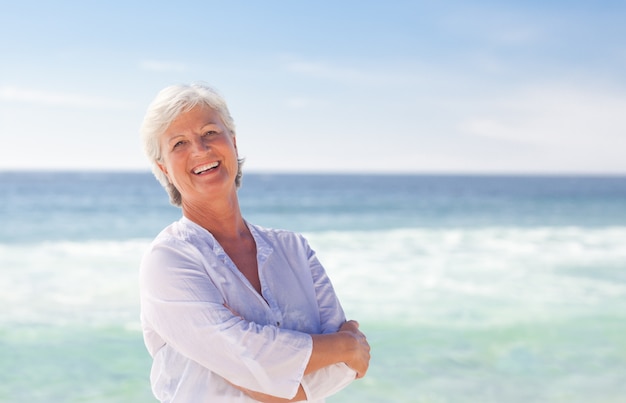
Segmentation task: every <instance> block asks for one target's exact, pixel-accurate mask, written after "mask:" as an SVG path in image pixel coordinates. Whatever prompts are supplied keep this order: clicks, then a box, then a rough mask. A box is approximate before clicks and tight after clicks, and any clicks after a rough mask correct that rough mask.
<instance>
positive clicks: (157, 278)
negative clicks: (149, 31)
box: [140, 85, 370, 403]
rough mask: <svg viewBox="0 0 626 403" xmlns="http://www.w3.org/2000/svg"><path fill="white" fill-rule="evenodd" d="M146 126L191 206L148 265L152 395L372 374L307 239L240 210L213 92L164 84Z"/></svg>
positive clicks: (291, 388)
mask: <svg viewBox="0 0 626 403" xmlns="http://www.w3.org/2000/svg"><path fill="white" fill-rule="evenodd" d="M141 132H142V137H143V141H144V147H145V151H146V154H147V156H148V158H149V159H150V161H151V162H152V164H153V172H154V174H155V176H156V177H157V179H158V180H159V181H160V182H161V184H162V185H163V186H164V187H165V189H166V190H167V192H168V193H169V196H170V201H171V202H172V204H174V205H176V206H179V207H181V209H182V218H181V219H180V220H178V221H176V222H174V223H172V224H171V225H169V226H168V227H167V228H165V229H164V230H163V231H162V232H161V233H160V234H159V235H158V236H157V237H156V239H155V240H154V241H153V242H152V244H151V245H150V247H149V249H148V250H147V251H146V254H145V255H144V257H143V259H142V262H141V270H140V291H141V321H142V326H143V333H144V340H145V343H146V346H147V348H148V351H149V353H150V355H151V356H152V357H153V365H152V371H151V376H150V380H151V383H152V390H153V392H154V394H155V396H156V397H157V398H158V399H159V400H160V401H162V402H185V403H199V402H252V401H262V402H287V401H304V400H306V401H313V402H323V401H324V398H325V397H327V396H329V395H331V394H333V393H335V392H337V391H338V390H340V389H342V388H344V387H345V386H346V385H348V384H349V383H350V382H351V381H352V380H354V379H355V378H360V377H362V376H364V375H365V373H366V371H367V368H368V365H369V359H370V355H369V351H370V348H369V345H368V343H367V340H366V338H365V336H364V335H363V333H361V332H360V331H359V329H358V323H357V322H355V321H346V319H345V316H344V313H343V310H342V308H341V305H340V304H339V301H338V299H337V296H336V295H335V292H334V290H333V287H332V285H331V282H330V280H329V278H328V276H327V275H326V273H325V271H324V268H323V267H322V266H321V264H320V263H319V261H318V259H317V258H316V256H315V253H314V252H313V251H312V250H311V248H310V247H309V245H308V243H307V241H306V240H305V239H304V238H303V237H302V236H300V235H298V234H295V233H292V232H288V231H284V230H275V229H266V228H262V227H260V226H257V225H253V224H251V223H249V222H247V221H246V220H245V219H244V218H243V216H242V214H241V211H240V208H239V201H238V198H237V188H238V187H239V185H240V181H241V165H242V160H240V159H239V157H238V153H237V139H236V136H235V126H234V123H233V119H232V118H231V116H230V113H229V111H228V108H227V106H226V103H225V101H224V100H223V99H222V98H221V97H220V96H219V95H218V94H217V93H216V91H214V90H213V89H211V88H210V87H207V86H204V85H191V86H172V87H168V88H165V89H164V90H162V91H161V92H160V93H159V94H158V95H157V97H156V99H155V100H154V101H153V102H152V104H151V105H150V107H149V108H148V111H147V113H146V116H145V119H144V122H143V125H142V128H141Z"/></svg>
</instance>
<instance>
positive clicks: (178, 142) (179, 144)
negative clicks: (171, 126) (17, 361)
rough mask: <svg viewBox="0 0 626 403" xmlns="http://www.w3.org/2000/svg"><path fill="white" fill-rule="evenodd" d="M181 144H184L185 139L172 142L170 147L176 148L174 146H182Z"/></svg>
mask: <svg viewBox="0 0 626 403" xmlns="http://www.w3.org/2000/svg"><path fill="white" fill-rule="evenodd" d="M183 144H185V141H184V140H180V141H177V142H176V143H174V145H173V146H172V149H176V148H178V147H180V146H182V145H183Z"/></svg>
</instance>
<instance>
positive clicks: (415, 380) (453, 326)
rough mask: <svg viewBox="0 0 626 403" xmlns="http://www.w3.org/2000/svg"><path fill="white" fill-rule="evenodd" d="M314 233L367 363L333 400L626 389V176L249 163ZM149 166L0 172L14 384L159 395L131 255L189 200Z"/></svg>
mask: <svg viewBox="0 0 626 403" xmlns="http://www.w3.org/2000/svg"><path fill="white" fill-rule="evenodd" d="M240 197H241V200H242V208H243V210H244V214H245V215H246V217H247V218H248V219H249V220H250V221H252V222H255V223H258V224H261V225H266V226H272V227H283V228H289V229H293V230H297V231H300V232H303V233H305V235H306V236H307V238H308V239H309V241H310V243H311V244H312V246H313V247H314V249H316V251H317V252H318V255H319V257H320V259H321V261H322V262H323V263H324V265H325V266H326V269H327V271H328V272H329V274H330V276H331V278H332V279H333V282H334V284H335V288H336V289H337V292H338V294H339V296H340V298H341V300H342V302H343V304H344V308H345V310H346V312H347V314H348V316H349V317H351V318H354V319H357V320H359V321H360V322H361V326H362V328H363V330H364V331H365V332H366V334H367V335H368V337H369V339H370V342H371V345H372V347H373V351H372V362H371V367H370V371H369V373H368V376H367V377H366V378H364V379H362V380H360V381H358V382H355V383H354V384H353V385H351V386H350V387H349V388H348V389H346V390H345V391H343V392H341V393H340V394H339V395H337V396H335V397H334V398H332V399H329V400H330V401H331V402H389V401H394V402H529V401H532V402H621V401H624V400H623V399H624V396H626V384H625V383H624V379H626V338H625V337H623V335H624V334H626V178H623V177H604V178H603V177H504V176H502V177H498V176H494V177H484V176H483V177H480V176H477V177H463V176H456V177H455V176H364V175H352V176H350V175H347V176H325V175H258V174H257V175H253V174H249V175H246V176H245V177H244V184H243V187H242V189H241V191H240ZM179 214H180V213H179V211H178V210H177V209H176V208H174V207H171V206H169V205H168V203H167V196H166V195H165V193H164V192H163V190H162V189H161V188H160V186H159V185H158V184H157V183H156V182H155V180H154V179H153V178H152V177H151V175H149V174H131V173H127V174H124V173H46V174H34V173H0V222H2V223H3V225H2V226H1V227H0V307H2V308H1V310H0V401H3V402H4V401H6V402H22V401H29V402H65V401H67V402H151V401H154V400H153V398H152V396H151V393H150V389H149V382H148V373H149V367H150V359H149V357H148V354H147V353H146V351H145V349H144V347H143V342H142V340H141V333H140V330H139V323H138V293H137V267H138V263H139V259H140V257H141V254H142V252H143V250H144V248H145V247H146V245H147V243H148V242H149V241H150V239H151V238H152V237H153V236H154V235H155V234H156V233H157V232H158V231H159V230H160V229H161V228H162V227H164V226H165V225H167V224H168V223H169V222H171V221H173V220H175V219H177V218H178V216H179Z"/></svg>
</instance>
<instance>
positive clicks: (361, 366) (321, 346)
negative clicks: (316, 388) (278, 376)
mask: <svg viewBox="0 0 626 403" xmlns="http://www.w3.org/2000/svg"><path fill="white" fill-rule="evenodd" d="M311 337H312V339H313V352H312V354H311V358H310V359H309V362H308V364H307V366H306V369H305V370H304V374H305V375H306V374H310V373H312V372H315V371H317V370H318V369H321V368H324V367H327V366H329V365H332V364H337V363H340V362H343V363H345V364H346V365H347V366H348V367H350V368H352V369H353V370H354V371H355V372H356V373H357V378H362V377H364V376H365V373H366V372H367V369H368V367H369V361H370V345H369V344H368V342H367V339H366V337H365V335H364V334H363V333H361V331H360V330H359V323H358V322H357V321H354V320H350V321H347V322H345V323H344V324H343V325H342V326H341V328H340V329H339V331H338V332H337V333H330V334H315V335H312V336H311Z"/></svg>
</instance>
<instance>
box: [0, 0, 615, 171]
mask: <svg viewBox="0 0 626 403" xmlns="http://www.w3.org/2000/svg"><path fill="white" fill-rule="evenodd" d="M624 21H626V2H625V1H611V0H606V1H601V2H590V1H545V0H543V1H534V0H527V1H508V2H499V1H441V2H434V1H418V0H415V1H400V0H399V1H394V0H390V1H382V0H379V1H369V0H359V1H352V0H350V1H338V0H335V1H327V0H321V1H319V0H318V1H287V0H284V1H272V0H267V1H252V0H249V1H240V0H229V1H223V0H221V1H209V0H204V1H197V2H194V1H187V2H185V1H178V2H173V1H167V2H161V1H144V2H142V1H134V2H133V1H129V0H124V1H115V0H113V1H107V2H102V1H90V0H82V1H64V0H57V1H29V0H21V1H14V0H0V140H1V142H2V145H1V146H0V171H7V170H23V169H26V170H149V169H150V168H149V162H148V161H147V160H146V158H145V157H144V155H143V151H142V149H141V143H140V141H139V135H138V131H139V127H140V125H141V121H142V119H143V115H144V113H145V110H146V108H147V106H148V104H149V103H150V102H151V100H152V99H153V98H154V97H155V95H156V94H157V93H158V91H159V90H161V89H162V88H164V87H166V86H168V85H172V84H180V83H193V82H197V81H202V82H206V83H208V84H210V85H212V86H214V87H215V88H216V89H218V91H219V92H220V93H221V94H222V95H223V96H224V97H225V98H226V100H227V102H228V105H229V108H230V111H231V114H232V116H233V118H234V119H235V123H236V125H237V145H238V149H239V153H240V156H241V157H245V158H246V164H245V168H244V169H246V170H248V171H251V172H252V171H258V172H346V173H352V172H363V173H426V174H430V173H444V174H626V23H624Z"/></svg>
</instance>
